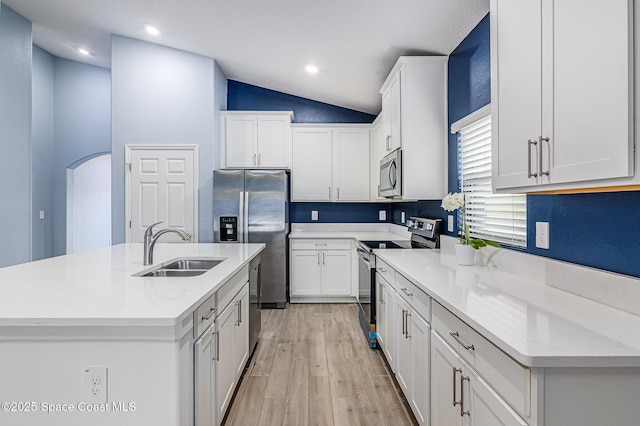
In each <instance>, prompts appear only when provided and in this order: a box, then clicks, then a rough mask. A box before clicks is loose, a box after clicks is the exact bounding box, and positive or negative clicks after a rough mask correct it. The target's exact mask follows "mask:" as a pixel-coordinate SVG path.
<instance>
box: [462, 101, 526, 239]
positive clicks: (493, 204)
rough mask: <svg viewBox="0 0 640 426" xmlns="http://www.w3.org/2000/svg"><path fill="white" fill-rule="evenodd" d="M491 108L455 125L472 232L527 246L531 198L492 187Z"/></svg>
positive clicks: (482, 236)
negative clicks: (495, 191)
mask: <svg viewBox="0 0 640 426" xmlns="http://www.w3.org/2000/svg"><path fill="white" fill-rule="evenodd" d="M490 113H491V110H490V108H489V106H487V107H484V108H482V109H481V110H478V111H476V112H475V113H473V114H471V115H469V116H467V117H465V118H463V119H462V120H460V121H458V122H456V123H454V124H453V125H452V126H451V131H452V133H456V132H457V133H458V172H459V176H460V185H461V188H460V190H461V192H463V193H464V194H465V200H466V206H465V216H466V221H467V224H468V225H469V231H470V234H471V235H472V236H474V237H477V238H486V239H489V240H493V241H497V242H499V243H503V244H510V245H516V246H523V247H524V246H526V244H527V198H526V195H522V194H494V193H493V191H492V189H491V114H490Z"/></svg>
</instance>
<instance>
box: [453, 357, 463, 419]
mask: <svg viewBox="0 0 640 426" xmlns="http://www.w3.org/2000/svg"><path fill="white" fill-rule="evenodd" d="M456 373H460V374H462V368H455V367H453V406H454V407H455V406H456V405H460V404H462V401H456V385H457V383H458V382H456ZM461 411H462V410H461Z"/></svg>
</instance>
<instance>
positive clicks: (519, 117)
mask: <svg viewBox="0 0 640 426" xmlns="http://www.w3.org/2000/svg"><path fill="white" fill-rule="evenodd" d="M632 3H633V2H632V1H631V0H611V1H607V2H587V3H585V2H584V1H580V0H565V1H555V2H554V1H552V0H525V1H518V2H513V1H509V0H491V15H490V16H491V18H490V19H491V61H492V62H491V73H492V76H491V80H492V81H491V82H492V129H493V130H492V155H493V160H492V172H493V187H494V188H495V189H497V190H504V191H505V192H507V191H514V192H523V191H524V192H528V191H545V190H553V189H573V188H586V187H596V186H610V185H616V184H628V183H630V182H629V181H630V180H631V179H629V177H630V176H633V173H634V154H633V145H634V140H633V135H634V130H633V124H634V117H633V78H634V77H633V44H634V41H633V9H632ZM616 179H617V180H616ZM602 180H604V181H602Z"/></svg>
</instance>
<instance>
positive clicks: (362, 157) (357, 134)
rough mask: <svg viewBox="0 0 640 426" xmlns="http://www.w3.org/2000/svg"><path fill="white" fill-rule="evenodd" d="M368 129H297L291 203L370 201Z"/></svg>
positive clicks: (364, 127)
mask: <svg viewBox="0 0 640 426" xmlns="http://www.w3.org/2000/svg"><path fill="white" fill-rule="evenodd" d="M369 127H370V126H368V125H365V126H362V125H350V126H338V127H336V126H331V127H329V126H321V127H307V126H295V127H294V128H293V131H292V134H293V147H292V166H291V199H292V201H369V199H370V180H369V177H370V176H369V175H370V159H369V158H370V157H369V154H370V136H369Z"/></svg>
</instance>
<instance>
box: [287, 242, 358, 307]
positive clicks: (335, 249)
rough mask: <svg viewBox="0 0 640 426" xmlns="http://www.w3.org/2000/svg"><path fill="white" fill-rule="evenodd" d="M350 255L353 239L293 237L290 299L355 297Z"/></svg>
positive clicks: (335, 299) (307, 299)
mask: <svg viewBox="0 0 640 426" xmlns="http://www.w3.org/2000/svg"><path fill="white" fill-rule="evenodd" d="M351 256H352V250H351V240H293V241H292V242H291V256H290V262H291V266H290V268H291V274H290V277H291V288H290V293H291V300H292V301H305V300H306V301H314V300H318V301H323V300H332V301H339V300H344V301H349V300H352V297H351V296H352V288H351V287H352V286H351V283H352V281H351Z"/></svg>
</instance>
